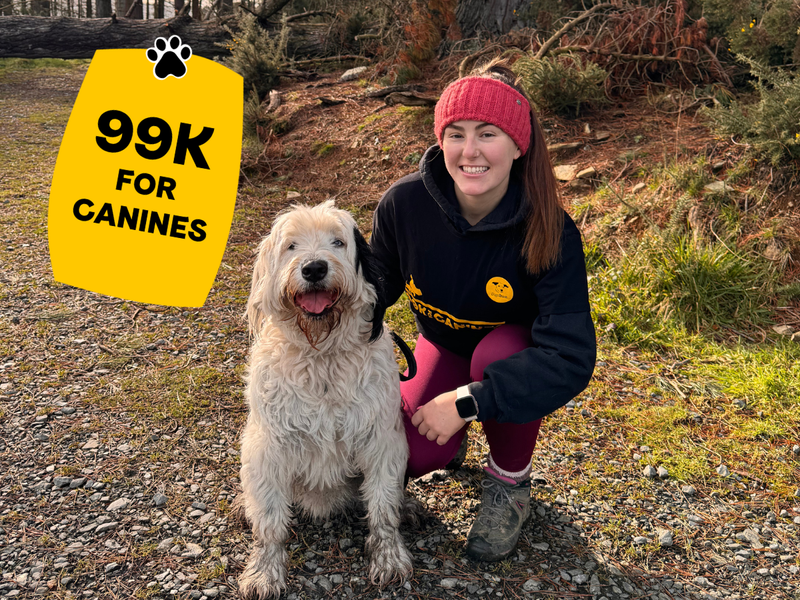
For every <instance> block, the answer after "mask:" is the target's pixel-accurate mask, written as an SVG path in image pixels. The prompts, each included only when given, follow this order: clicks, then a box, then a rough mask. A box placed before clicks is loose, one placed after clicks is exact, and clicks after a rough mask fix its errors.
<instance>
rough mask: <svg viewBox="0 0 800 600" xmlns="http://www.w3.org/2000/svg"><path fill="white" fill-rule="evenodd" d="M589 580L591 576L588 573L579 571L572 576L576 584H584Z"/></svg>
mask: <svg viewBox="0 0 800 600" xmlns="http://www.w3.org/2000/svg"><path fill="white" fill-rule="evenodd" d="M587 581H589V576H588V575H587V574H586V573H578V574H577V575H573V576H572V583H574V584H575V585H583V584H584V583H586V582H587Z"/></svg>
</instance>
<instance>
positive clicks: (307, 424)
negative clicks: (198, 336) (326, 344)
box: [248, 334, 400, 458]
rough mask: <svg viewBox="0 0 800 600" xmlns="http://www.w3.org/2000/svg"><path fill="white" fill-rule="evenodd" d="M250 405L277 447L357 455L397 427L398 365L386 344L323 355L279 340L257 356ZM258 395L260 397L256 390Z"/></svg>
mask: <svg viewBox="0 0 800 600" xmlns="http://www.w3.org/2000/svg"><path fill="white" fill-rule="evenodd" d="M251 365H253V366H252V367H251V372H250V373H249V382H248V385H249V386H250V387H251V389H250V390H249V393H248V397H249V398H250V402H251V406H250V409H251V413H252V412H256V413H257V414H258V417H259V418H260V420H262V423H261V425H262V427H264V428H265V429H266V431H268V432H269V435H270V437H271V438H273V442H275V443H279V444H281V445H284V446H287V445H288V446H292V447H294V448H295V449H297V451H301V452H304V451H305V450H304V449H305V448H308V447H314V448H316V449H315V452H316V453H319V452H322V453H323V454H328V453H333V454H336V455H338V456H339V458H341V453H342V452H345V453H346V454H351V453H352V450H353V449H355V448H357V447H358V445H359V444H360V443H361V441H362V440H363V439H365V438H369V437H371V436H373V435H375V434H376V429H375V428H376V427H377V426H378V424H384V426H385V424H386V423H393V422H395V421H396V420H397V419H396V415H397V414H398V413H399V410H400V406H399V405H395V403H394V402H393V403H391V404H392V405H391V406H390V405H388V404H387V402H386V399H387V398H394V399H396V398H399V391H398V390H397V389H396V388H397V387H398V385H399V383H398V377H397V365H396V363H395V362H394V357H393V355H392V348H391V342H390V341H389V339H388V338H386V337H384V338H382V339H380V340H377V341H376V342H375V343H373V344H362V345H360V346H354V347H351V348H349V349H346V350H341V351H317V350H313V349H309V348H303V347H299V346H296V345H295V344H292V343H291V342H289V341H287V340H286V339H285V338H283V337H282V336H280V335H277V334H273V335H270V336H269V337H268V338H267V339H264V340H263V342H262V343H260V344H258V346H257V347H255V348H254V349H253V356H251ZM255 385H257V386H258V387H257V388H255V389H253V386H255Z"/></svg>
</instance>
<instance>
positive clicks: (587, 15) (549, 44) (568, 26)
mask: <svg viewBox="0 0 800 600" xmlns="http://www.w3.org/2000/svg"><path fill="white" fill-rule="evenodd" d="M612 6H614V4H612V3H611V2H606V3H604V4H596V5H594V6H593V7H592V8H590V9H589V10H587V11H586V12H584V13H582V14H580V15H578V16H577V17H575V18H574V19H572V20H571V21H569V22H568V23H566V24H565V25H564V26H563V27H562V28H561V29H559V30H558V31H556V32H555V33H554V34H553V35H552V36H550V39H548V40H547V41H546V42H545V43H544V44H542V47H541V48H539V51H538V52H537V53H536V56H534V58H535V59H537V60H538V59H541V58H543V57H544V55H545V54H547V52H548V51H549V50H550V48H552V47H553V45H554V44H555V43H556V42H557V41H558V40H560V39H561V36H562V35H564V34H565V33H567V32H568V31H569V30H570V29H572V28H574V27H575V26H576V25H578V23H582V22H583V21H585V20H586V19H590V18H591V17H593V16H594V15H595V14H597V12H598V11H599V10H602V9H604V8H610V7H612Z"/></svg>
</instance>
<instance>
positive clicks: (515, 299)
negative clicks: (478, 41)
mask: <svg viewBox="0 0 800 600" xmlns="http://www.w3.org/2000/svg"><path fill="white" fill-rule="evenodd" d="M525 216H526V205H525V203H524V202H523V198H522V187H521V184H520V183H519V182H517V181H515V180H514V179H513V178H512V179H511V181H510V183H509V188H508V191H507V193H506V195H505V196H504V197H503V199H502V200H501V201H500V203H499V204H498V206H497V207H496V208H495V209H494V210H493V211H492V212H491V214H489V215H487V216H486V217H484V218H483V219H482V220H481V221H480V222H479V223H477V224H476V225H475V226H471V225H470V224H469V223H468V222H467V220H466V219H465V218H464V217H463V216H461V213H460V212H459V209H458V201H457V199H456V195H455V187H454V183H453V180H452V178H451V177H450V175H449V174H448V173H447V169H446V168H445V164H444V156H443V154H442V152H441V150H440V149H439V147H438V146H432V147H431V148H429V149H428V151H427V152H426V153H425V155H424V156H423V157H422V161H421V162H420V167H419V171H418V172H416V173H413V174H411V175H408V176H406V177H403V178H402V179H400V180H399V181H398V182H397V183H395V184H394V185H392V187H390V188H389V189H388V190H387V191H386V193H385V194H384V195H383V198H381V201H380V203H379V205H378V207H377V208H376V210H375V214H374V217H373V229H372V238H371V239H370V245H371V246H372V249H373V251H374V252H375V255H376V257H377V259H378V260H379V261H380V262H381V263H382V266H383V269H382V270H383V274H384V276H385V289H384V291H383V298H382V300H383V301H384V302H385V305H386V306H391V305H392V304H394V303H395V302H396V301H397V300H398V298H399V297H400V296H401V294H402V293H403V292H404V291H405V292H406V295H407V296H408V298H409V300H410V303H411V309H412V311H413V312H414V316H415V318H416V322H417V329H418V331H419V332H420V333H421V334H422V335H423V336H424V337H425V339H427V340H429V341H431V342H434V343H436V344H439V345H440V346H443V347H444V348H446V349H447V350H450V351H451V352H454V353H456V354H458V355H461V356H464V357H469V356H471V355H472V352H473V351H474V350H475V347H476V346H477V344H478V342H480V340H481V339H483V337H484V336H485V335H486V334H487V333H489V332H490V331H491V330H492V329H494V328H495V327H498V326H499V325H502V324H504V323H516V324H523V325H527V326H529V327H530V328H531V337H532V338H533V346H532V347H531V348H528V349H526V350H523V351H522V352H518V353H517V354H514V355H512V356H510V357H509V358H507V359H505V360H499V361H496V362H494V363H491V364H490V365H489V366H488V367H487V368H486V369H485V371H484V380H483V381H479V382H473V383H470V384H469V389H470V392H471V393H472V394H473V395H474V396H475V399H476V401H477V403H478V420H479V421H486V420H489V419H495V420H497V421H498V422H510V423H528V422H530V421H535V420H536V419H540V418H542V417H543V416H545V415H547V414H549V413H551V412H553V411H554V410H556V409H557V408H559V407H561V406H563V405H565V404H566V403H567V402H569V401H570V400H571V399H572V398H574V397H575V396H576V395H578V394H579V393H580V392H581V391H582V390H584V389H585V388H586V386H587V385H588V383H589V379H590V378H591V376H592V372H593V371H594V364H595V358H596V340H595V333H594V325H593V324H592V319H591V314H590V309H589V295H588V290H587V282H586V267H585V263H584V257H583V247H582V244H581V236H580V232H579V231H578V228H577V227H576V226H575V223H574V222H573V221H572V219H571V218H570V217H569V215H567V214H566V213H565V214H564V230H563V233H562V236H561V258H560V260H559V262H558V263H557V264H556V266H554V267H552V268H551V269H549V270H546V271H544V272H542V273H539V274H537V275H531V274H530V273H529V272H528V271H527V270H526V268H525V263H524V260H523V258H522V257H521V249H522V245H523V242H524V238H525Z"/></svg>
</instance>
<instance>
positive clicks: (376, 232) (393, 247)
mask: <svg viewBox="0 0 800 600" xmlns="http://www.w3.org/2000/svg"><path fill="white" fill-rule="evenodd" d="M390 192H391V190H390V191H389V192H387V193H386V194H385V195H384V197H383V198H382V199H381V201H380V203H379V204H378V207H377V208H376V209H375V213H374V214H373V216H372V237H370V240H369V245H370V247H371V248H372V251H373V253H374V254H375V258H377V259H378V262H379V263H380V267H381V268H380V271H381V275H382V277H383V291H382V294H381V298H380V301H381V303H382V304H383V306H385V307H387V308H388V307H389V306H392V305H393V304H394V303H395V302H397V299H398V298H399V297H400V296H401V295H402V293H403V290H404V289H405V281H404V280H403V272H402V270H401V268H400V252H399V249H398V246H397V234H396V230H395V226H394V225H395V219H394V210H395V203H394V202H393V201H392V198H391V197H390V196H389V194H390Z"/></svg>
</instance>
